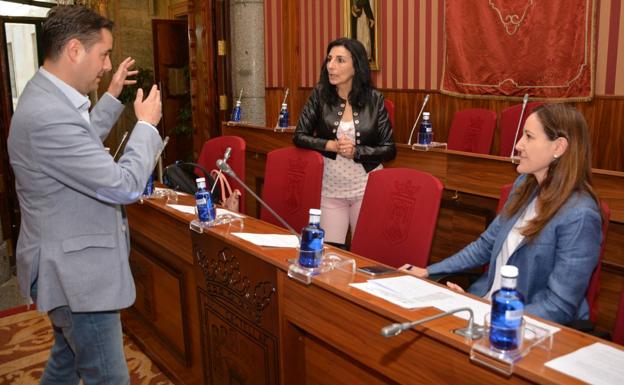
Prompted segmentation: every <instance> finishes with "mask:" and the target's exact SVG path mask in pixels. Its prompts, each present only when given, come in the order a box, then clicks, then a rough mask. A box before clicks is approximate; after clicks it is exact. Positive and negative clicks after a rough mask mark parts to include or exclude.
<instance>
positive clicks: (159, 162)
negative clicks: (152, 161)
mask: <svg viewBox="0 0 624 385" xmlns="http://www.w3.org/2000/svg"><path fill="white" fill-rule="evenodd" d="M167 143H169V137H168V136H166V137H165V139H163V146H162V148H161V149H160V151H158V152H157V153H156V162H157V168H158V181H159V182H160V183H162V182H163V168H162V158H161V157H160V155H161V154H162V153H163V151H164V150H165V147H167Z"/></svg>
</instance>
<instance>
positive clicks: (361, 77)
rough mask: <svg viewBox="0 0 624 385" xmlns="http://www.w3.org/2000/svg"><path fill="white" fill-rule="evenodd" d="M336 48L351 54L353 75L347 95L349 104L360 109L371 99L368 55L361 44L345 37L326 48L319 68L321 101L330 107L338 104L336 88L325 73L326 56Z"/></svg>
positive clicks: (338, 98) (371, 85)
mask: <svg viewBox="0 0 624 385" xmlns="http://www.w3.org/2000/svg"><path fill="white" fill-rule="evenodd" d="M336 46H342V47H345V48H346V49H347V51H349V52H350V53H351V57H352V58H353V69H354V70H355V74H354V75H353V85H352V87H351V92H350V93H349V103H351V105H352V106H357V107H358V108H362V107H364V105H365V104H366V103H367V102H368V101H369V100H370V99H371V93H370V91H371V90H372V89H373V84H372V80H371V73H370V68H369V66H368V55H367V54H366V49H365V48H364V46H363V45H362V43H360V42H359V41H358V40H355V39H349V38H346V37H342V38H340V39H336V40H334V41H332V42H331V43H329V45H328V46H327V55H326V56H325V61H324V62H323V67H321V78H320V80H319V86H320V90H321V99H322V100H323V101H324V102H326V103H328V104H331V105H336V104H338V103H340V97H339V96H338V91H336V86H334V85H332V84H331V83H330V82H329V74H328V72H327V56H329V52H330V51H331V49H332V48H334V47H336Z"/></svg>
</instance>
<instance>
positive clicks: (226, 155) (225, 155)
mask: <svg viewBox="0 0 624 385" xmlns="http://www.w3.org/2000/svg"><path fill="white" fill-rule="evenodd" d="M231 155H232V147H227V148H226V149H225V152H224V153H223V161H224V162H226V164H227V161H228V159H230V156H231ZM219 160H221V159H219ZM222 171H223V170H221V169H220V168H219V173H218V174H217V177H216V178H215V180H214V183H213V184H212V188H211V189H210V194H212V193H213V192H214V190H215V187H217V183H219V177H220V176H221V172H222Z"/></svg>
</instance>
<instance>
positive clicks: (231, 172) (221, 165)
mask: <svg viewBox="0 0 624 385" xmlns="http://www.w3.org/2000/svg"><path fill="white" fill-rule="evenodd" d="M217 167H219V170H221V171H223V172H224V173H226V174H227V175H229V176H231V177H232V178H234V180H235V181H237V182H238V184H240V185H241V186H243V187H244V188H245V190H247V192H248V193H250V194H251V196H253V197H254V198H255V199H256V200H257V201H258V202H260V204H261V205H262V207H264V208H265V209H267V210H268V211H269V212H270V213H271V214H272V215H273V216H274V217H275V218H277V220H279V221H280V223H281V224H282V225H284V227H285V228H286V229H288V231H290V232H291V233H292V234H293V235H295V236H296V237H297V238H299V239H301V237H300V236H299V233H297V232H296V231H295V229H293V228H292V227H291V226H290V225H289V224H288V223H287V222H286V221H285V220H284V218H282V217H281V216H280V215H278V214H277V213H276V212H275V211H274V210H273V209H272V208H271V207H269V205H268V204H267V203H266V202H265V201H263V200H262V198H260V197H259V196H258V195H257V194H256V193H255V192H254V191H253V190H252V189H250V188H249V186H247V185H246V184H245V183H244V182H243V181H242V180H240V178H239V177H238V176H237V175H236V173H235V172H234V170H232V167H230V165H229V164H227V162H225V161H224V160H223V159H217Z"/></svg>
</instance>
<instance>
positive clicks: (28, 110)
mask: <svg viewBox="0 0 624 385" xmlns="http://www.w3.org/2000/svg"><path fill="white" fill-rule="evenodd" d="M112 27H113V25H112V22H111V21H110V20H108V19H106V18H104V17H102V16H100V15H98V14H97V13H95V12H93V11H91V10H89V9H87V8H84V7H80V6H58V7H55V8H53V9H52V10H51V11H50V12H49V13H48V17H47V19H46V20H45V22H44V23H43V45H44V50H45V60H44V64H43V67H41V68H40V69H39V71H38V72H37V73H36V74H35V76H34V77H33V78H32V79H31V80H30V82H29V83H28V85H27V86H26V88H25V90H24V92H23V93H22V95H21V97H20V100H19V103H18V105H17V108H16V110H15V114H14V115H13V119H12V122H11V128H10V133H9V139H8V149H9V156H10V159H11V165H12V167H13V170H14V172H15V180H16V182H15V184H16V189H17V195H18V197H19V202H20V209H21V219H22V220H21V228H20V234H19V239H18V243H17V273H18V279H19V284H20V287H21V290H22V293H23V294H24V295H26V296H28V295H31V296H32V297H33V299H34V300H35V301H36V303H37V307H38V309H39V310H40V311H45V312H47V313H48V316H49V318H50V320H51V322H52V325H53V328H54V339H55V341H54V346H53V347H52V350H51V354H50V358H49V360H48V363H47V365H46V369H45V371H44V374H43V377H42V379H41V383H42V384H78V382H79V381H80V379H82V380H83V383H84V384H85V385H89V384H115V385H119V384H129V375H128V368H127V365H126V361H125V357H124V353H123V341H122V332H121V322H120V318H119V309H123V308H126V307H129V306H131V305H132V303H133V302H134V299H135V287H134V281H133V278H132V274H131V272H130V266H129V263H128V255H129V246H130V242H129V236H128V226H127V221H126V219H125V216H124V213H123V211H122V209H121V205H123V204H129V203H132V202H134V201H136V200H137V199H138V198H139V197H140V195H141V193H142V191H143V188H144V186H145V184H146V182H147V179H148V176H149V175H150V173H151V172H152V170H153V169H154V163H155V157H156V156H157V153H158V152H159V151H160V150H161V148H162V145H163V144H162V140H161V138H160V136H159V134H158V131H157V130H156V128H155V126H156V125H157V124H158V122H159V121H160V117H161V101H160V94H159V91H158V89H157V88H156V86H154V87H152V89H151V91H150V93H149V95H148V96H147V98H146V99H145V100H143V92H142V91H141V90H139V91H138V92H137V97H136V100H135V101H134V110H135V114H136V117H137V119H138V122H137V124H136V126H135V127H134V129H133V131H132V135H131V136H130V139H129V140H128V143H127V145H126V148H125V151H124V153H123V155H122V156H121V158H120V159H119V161H118V162H115V160H114V159H113V157H112V156H111V155H110V154H109V153H108V152H107V151H106V149H105V148H104V146H103V143H102V141H103V139H104V138H106V136H107V135H108V133H109V131H110V129H111V127H112V126H113V124H114V123H115V121H116V120H117V118H118V117H119V115H120V113H121V112H122V110H123V105H122V104H121V103H120V102H119V101H118V100H117V96H119V94H120V92H121V90H122V88H123V86H124V84H132V83H133V81H131V80H127V79H126V77H127V76H128V75H134V74H136V71H130V70H129V67H130V66H131V65H132V64H133V63H134V61H133V60H132V59H130V58H128V59H126V60H125V61H124V62H122V63H121V64H120V66H119V69H118V70H117V71H116V72H115V74H114V76H113V78H112V81H111V84H110V87H109V88H108V92H107V93H105V94H104V95H103V96H102V97H101V99H100V100H99V102H98V103H97V104H96V105H95V106H94V107H93V108H92V109H91V111H90V112H89V106H90V103H89V99H88V98H87V96H86V95H87V94H88V93H89V92H91V91H94V90H96V89H97V86H98V83H99V81H100V79H101V78H102V76H103V75H104V74H105V73H106V72H108V71H110V70H111V69H112V65H111V61H110V53H111V50H112V43H113V37H112V33H111V31H112Z"/></svg>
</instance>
